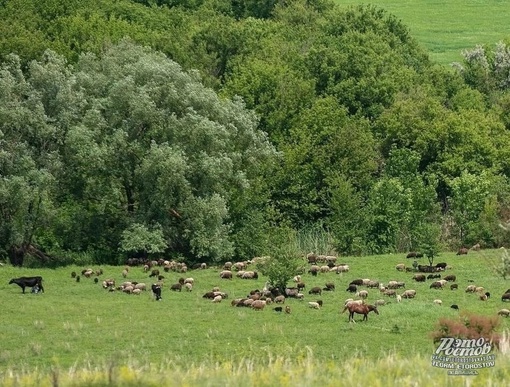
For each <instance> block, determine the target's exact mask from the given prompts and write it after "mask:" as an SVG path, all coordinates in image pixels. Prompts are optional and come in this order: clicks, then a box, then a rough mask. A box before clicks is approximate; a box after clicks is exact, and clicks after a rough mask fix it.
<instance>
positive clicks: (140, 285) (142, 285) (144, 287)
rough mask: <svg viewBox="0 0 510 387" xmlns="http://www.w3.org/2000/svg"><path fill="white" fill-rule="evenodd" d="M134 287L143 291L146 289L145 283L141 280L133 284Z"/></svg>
mask: <svg viewBox="0 0 510 387" xmlns="http://www.w3.org/2000/svg"><path fill="white" fill-rule="evenodd" d="M135 289H140V291H143V290H146V289H147V285H145V284H144V283H143V282H140V283H138V284H136V285H135Z"/></svg>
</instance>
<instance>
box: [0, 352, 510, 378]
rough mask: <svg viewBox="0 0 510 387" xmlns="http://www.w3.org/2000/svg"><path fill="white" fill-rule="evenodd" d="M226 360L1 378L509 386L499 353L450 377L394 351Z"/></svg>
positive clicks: (508, 361) (507, 365) (507, 361)
mask: <svg viewBox="0 0 510 387" xmlns="http://www.w3.org/2000/svg"><path fill="white" fill-rule="evenodd" d="M266 355H267V357H266V358H260V357H257V356H251V357H245V358H242V359H235V360H225V361H223V362H202V363H198V364H197V363H192V364H189V365H188V366H182V365H179V364H176V363H175V362H174V361H173V360H172V359H171V358H166V359H164V360H163V361H162V362H160V363H157V364H154V363H147V362H143V361H137V360H134V359H130V360H128V361H126V362H125V363H113V362H110V363H105V364H101V365H98V366H92V365H90V366H85V367H81V368H78V367H71V368H69V369H62V368H58V367H57V366H54V367H53V368H51V369H50V370H48V371H41V370H35V371H34V370H31V371H12V370H6V371H5V372H2V373H1V374H0V383H1V385H2V386H5V387H8V386H13V387H14V386H19V387H29V386H34V387H45V386H53V387H54V386H91V387H93V386H134V387H135V386H136V387H138V386H163V387H165V386H169V387H170V386H211V387H212V386H218V387H229V386H232V387H252V386H260V387H264V386H267V387H274V386H282V387H287V386H288V387H291V386H352V387H356V386H360V387H361V386H363V387H364V386H405V387H408V386H420V387H421V386H473V387H474V386H484V387H485V386H506V385H507V383H508V382H507V381H508V378H509V377H510V357H509V356H507V355H502V354H500V355H498V357H497V359H496V362H497V365H496V367H495V368H490V369H481V370H479V374H478V375H476V376H449V375H448V374H447V371H446V370H444V369H441V368H434V367H431V363H430V359H429V358H426V357H422V356H412V357H405V358H404V357H401V356H399V355H397V354H395V353H389V354H387V355H386V356H384V357H381V358H378V359H375V360H374V359H370V358H362V357H353V358H350V359H347V360H345V361H342V362H335V361H332V360H329V361H323V360H321V359H317V358H316V357H315V356H314V354H313V353H312V352H311V350H310V349H307V350H306V351H305V352H304V353H303V356H302V357H300V358H298V359H290V358H288V357H284V356H281V355H272V354H266Z"/></svg>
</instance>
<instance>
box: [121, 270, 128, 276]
mask: <svg viewBox="0 0 510 387" xmlns="http://www.w3.org/2000/svg"><path fill="white" fill-rule="evenodd" d="M127 275H128V269H127V268H126V269H124V270H122V277H124V278H126V277H127Z"/></svg>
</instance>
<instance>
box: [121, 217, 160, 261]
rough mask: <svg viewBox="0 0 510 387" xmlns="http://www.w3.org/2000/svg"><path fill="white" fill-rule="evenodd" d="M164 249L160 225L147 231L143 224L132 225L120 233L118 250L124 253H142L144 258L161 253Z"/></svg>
mask: <svg viewBox="0 0 510 387" xmlns="http://www.w3.org/2000/svg"><path fill="white" fill-rule="evenodd" d="M166 247H167V243H166V242H165V239H164V236H163V229H162V227H161V225H159V224H157V225H155V227H153V228H152V229H148V228H147V227H146V226H145V225H143V224H139V223H133V224H132V225H130V226H129V227H128V228H127V229H125V230H124V231H123V232H122V239H121V240H120V247H119V248H120V250H121V251H124V252H126V253H142V254H143V255H144V256H146V255H147V254H152V253H162V252H163V251H165V248H166Z"/></svg>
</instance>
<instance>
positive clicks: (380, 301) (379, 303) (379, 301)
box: [374, 300, 386, 306]
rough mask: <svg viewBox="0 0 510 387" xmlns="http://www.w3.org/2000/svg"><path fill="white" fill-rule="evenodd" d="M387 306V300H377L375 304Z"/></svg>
mask: <svg viewBox="0 0 510 387" xmlns="http://www.w3.org/2000/svg"><path fill="white" fill-rule="evenodd" d="M385 304H386V300H377V301H375V302H374V305H375V306H383V305H385Z"/></svg>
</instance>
